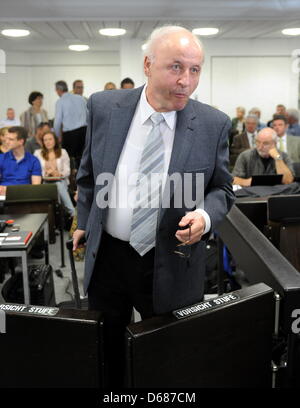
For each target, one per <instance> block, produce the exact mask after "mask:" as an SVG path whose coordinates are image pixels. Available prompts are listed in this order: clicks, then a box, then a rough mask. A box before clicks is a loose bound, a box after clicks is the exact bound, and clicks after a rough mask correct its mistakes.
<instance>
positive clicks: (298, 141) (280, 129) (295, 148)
mask: <svg viewBox="0 0 300 408" xmlns="http://www.w3.org/2000/svg"><path fill="white" fill-rule="evenodd" d="M272 128H273V129H274V130H275V132H276V134H277V147H278V148H279V150H281V151H282V152H286V153H287V154H288V156H289V158H290V159H291V160H292V161H293V162H300V137H298V136H291V135H288V134H287V130H288V121H287V119H286V117H285V116H283V115H275V116H274V119H273V122H272Z"/></svg>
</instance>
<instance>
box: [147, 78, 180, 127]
mask: <svg viewBox="0 0 300 408" xmlns="http://www.w3.org/2000/svg"><path fill="white" fill-rule="evenodd" d="M146 87H147V85H145V86H144V89H143V91H142V93H141V98H140V111H141V116H140V117H141V124H142V125H143V124H144V123H145V122H146V121H147V120H148V119H149V118H150V116H151V115H152V113H154V112H155V110H154V109H153V108H152V106H151V105H150V104H149V102H148V101H147V98H146ZM161 114H162V115H163V117H164V119H165V121H166V124H167V125H168V127H169V128H170V129H171V130H174V128H175V124H176V117H177V112H176V111H171V112H161Z"/></svg>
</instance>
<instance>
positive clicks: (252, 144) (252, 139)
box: [246, 131, 257, 149]
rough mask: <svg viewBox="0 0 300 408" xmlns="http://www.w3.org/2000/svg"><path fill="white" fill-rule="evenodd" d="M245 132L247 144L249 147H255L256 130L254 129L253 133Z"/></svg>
mask: <svg viewBox="0 0 300 408" xmlns="http://www.w3.org/2000/svg"><path fill="white" fill-rule="evenodd" d="M246 133H247V137H248V141H249V145H250V147H251V149H253V148H254V147H255V137H256V135H257V132H256V131H255V132H253V133H250V132H246Z"/></svg>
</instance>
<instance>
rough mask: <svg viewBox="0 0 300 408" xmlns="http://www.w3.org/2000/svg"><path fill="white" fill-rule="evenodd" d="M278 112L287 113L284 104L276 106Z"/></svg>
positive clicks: (279, 113) (278, 113) (280, 113)
mask: <svg viewBox="0 0 300 408" xmlns="http://www.w3.org/2000/svg"><path fill="white" fill-rule="evenodd" d="M276 114H277V115H285V107H284V106H280V105H279V106H276Z"/></svg>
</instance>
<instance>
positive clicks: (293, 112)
mask: <svg viewBox="0 0 300 408" xmlns="http://www.w3.org/2000/svg"><path fill="white" fill-rule="evenodd" d="M286 112H287V114H288V115H289V116H291V117H292V118H293V119H295V120H296V121H297V122H299V111H298V110H297V109H287V110H286Z"/></svg>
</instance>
